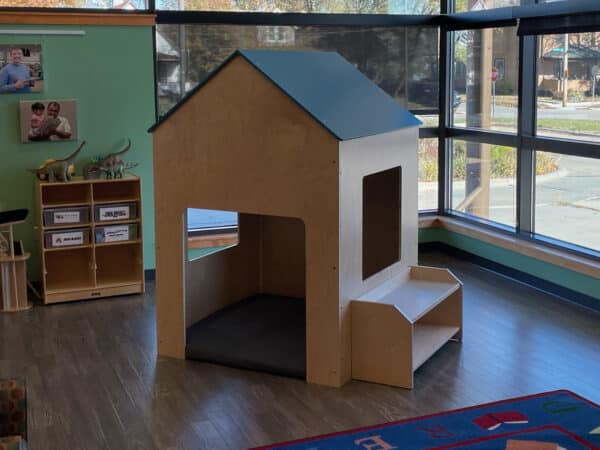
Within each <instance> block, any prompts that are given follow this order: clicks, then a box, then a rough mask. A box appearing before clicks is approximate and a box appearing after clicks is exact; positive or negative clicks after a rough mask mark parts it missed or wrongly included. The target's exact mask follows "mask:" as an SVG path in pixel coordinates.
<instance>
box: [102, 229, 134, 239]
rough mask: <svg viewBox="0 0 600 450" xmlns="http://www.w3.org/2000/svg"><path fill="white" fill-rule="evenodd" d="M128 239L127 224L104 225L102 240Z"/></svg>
mask: <svg viewBox="0 0 600 450" xmlns="http://www.w3.org/2000/svg"><path fill="white" fill-rule="evenodd" d="M128 240H129V227H128V226H127V225H124V226H119V227H106V228H105V229H104V242H118V241H128Z"/></svg>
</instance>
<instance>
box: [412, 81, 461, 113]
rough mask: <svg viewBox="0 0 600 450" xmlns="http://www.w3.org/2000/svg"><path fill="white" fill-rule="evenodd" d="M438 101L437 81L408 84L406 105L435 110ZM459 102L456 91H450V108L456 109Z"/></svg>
mask: <svg viewBox="0 0 600 450" xmlns="http://www.w3.org/2000/svg"><path fill="white" fill-rule="evenodd" d="M438 99H439V83H438V82H437V81H411V82H409V84H408V103H409V105H410V106H411V109H412V108H414V106H413V105H417V107H419V108H424V109H425V108H427V109H436V108H437V107H438ZM460 103H461V100H460V95H459V94H458V91H457V90H456V89H454V90H453V91H452V107H453V108H458V107H459V106H460Z"/></svg>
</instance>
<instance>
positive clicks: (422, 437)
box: [254, 390, 600, 450]
mask: <svg viewBox="0 0 600 450" xmlns="http://www.w3.org/2000/svg"><path fill="white" fill-rule="evenodd" d="M277 449H282V450H392V449H399V450H425V449H428V450H445V449H465V450H580V449H592V450H600V406H598V405H597V404H595V403H592V402H591V401H589V400H587V399H585V398H583V397H580V396H579V395H577V394H574V393H573V392H570V391H566V390H560V391H553V392H545V393H541V394H535V395H528V396H525V397H518V398H511V399H506V400H501V401H498V402H493V403H486V404H483V405H477V406H471V407H468V408H462V409H456V410H453V411H446V412H442V413H438V414H432V415H429V416H423V417H415V418H411V419H405V420H400V421H398V422H391V423H386V424H381V425H375V426H370V427H365V428H359V429H355V430H348V431H342V432H339V433H333V434H327V435H323V436H315V437H311V438H307V439H299V440H296V441H290V442H284V443H281V444H274V445H267V446H266V447H257V448H255V449H254V450H277Z"/></svg>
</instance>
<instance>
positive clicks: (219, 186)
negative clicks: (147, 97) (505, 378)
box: [151, 50, 462, 387]
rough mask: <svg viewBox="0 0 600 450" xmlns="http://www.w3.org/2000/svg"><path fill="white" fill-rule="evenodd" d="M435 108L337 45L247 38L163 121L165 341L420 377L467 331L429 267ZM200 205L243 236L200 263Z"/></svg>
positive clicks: (294, 371) (197, 355)
mask: <svg viewBox="0 0 600 450" xmlns="http://www.w3.org/2000/svg"><path fill="white" fill-rule="evenodd" d="M418 125H419V121H418V120H417V119H416V118H415V117H414V116H413V115H412V114H410V113H409V112H408V111H406V110H404V109H403V108H402V107H400V106H399V104H398V103H397V102H396V101H395V100H394V99H392V98H391V97H389V96H388V95H387V94H386V93H384V92H383V91H382V90H381V89H380V88H379V87H377V86H376V85H375V84H373V83H372V82H371V81H370V80H369V79H367V78H366V77H365V76H364V75H362V74H361V73H360V72H359V71H358V70H356V69H355V68H354V66H352V65H351V64H350V63H348V62H347V61H346V60H344V59H343V58H342V57H340V56H339V55H338V54H337V53H329V52H310V51H308V52H303V51H266V50H252V51H250V50H239V51H237V52H235V53H234V54H233V55H231V57H229V58H228V59H227V60H226V61H225V62H224V63H223V64H222V65H221V66H220V67H219V68H218V69H217V70H216V71H215V72H214V73H213V74H211V75H210V76H209V77H208V78H207V79H206V80H205V81H204V82H203V83H202V84H200V85H199V86H198V87H197V88H196V89H194V90H193V91H192V92H191V93H190V94H189V95H187V96H186V98H184V99H183V100H182V101H181V102H180V103H179V104H178V105H176V106H175V107H174V108H173V109H172V110H171V111H170V112H169V113H168V114H166V115H165V116H164V117H163V118H162V119H161V120H160V121H159V122H158V123H157V124H156V125H155V126H153V127H152V128H151V131H152V132H153V134H154V175H155V176H154V195H155V217H156V315H157V337H158V353H159V354H160V355H164V356H172V357H176V358H186V357H188V358H194V359H201V360H207V361H213V362H216V363H223V364H229V365H233V366H238V367H245V368H252V369H259V370H266V371H270V372H275V373H282V374H287V375H296V376H302V377H305V378H306V380H307V381H309V382H311V383H319V384H323V385H329V386H341V385H342V384H344V383H345V382H347V381H348V380H350V379H359V380H368V381H374V382H379V383H385V384H390V385H395V386H402V387H412V385H413V372H414V371H415V370H416V369H417V368H418V367H419V366H420V365H421V364H422V363H423V362H424V361H425V360H427V358H429V356H431V355H432V354H433V353H434V352H436V351H437V350H438V349H439V348H440V347H441V346H442V345H444V344H445V343H446V342H447V341H448V340H450V339H453V338H454V339H460V337H461V332H462V286H461V283H460V282H459V281H458V280H457V279H456V278H455V277H454V276H453V275H452V274H451V273H450V272H449V271H447V270H445V269H436V268H427V267H418V266H417V244H418V242H417V240H418V236H417V234H418V217H417V171H418V166H417V145H418ZM187 208H207V209H216V210H226V211H236V212H238V221H239V243H238V244H237V245H235V246H231V247H228V248H226V249H224V250H222V251H219V252H216V253H213V254H210V255H208V256H205V257H203V258H199V259H197V260H194V261H187V253H186V249H187V246H186V242H187V239H186V220H185V213H186V209H187Z"/></svg>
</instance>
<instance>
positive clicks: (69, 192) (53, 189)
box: [42, 182, 91, 207]
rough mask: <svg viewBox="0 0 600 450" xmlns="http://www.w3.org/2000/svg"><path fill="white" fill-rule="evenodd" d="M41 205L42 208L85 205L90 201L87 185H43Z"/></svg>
mask: <svg viewBox="0 0 600 450" xmlns="http://www.w3.org/2000/svg"><path fill="white" fill-rule="evenodd" d="M42 185H43V189H42V205H43V206H44V207H63V206H64V207H67V206H80V205H87V204H89V203H90V201H91V191H90V185H89V184H82V183H60V182H59V183H43V184H42Z"/></svg>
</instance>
